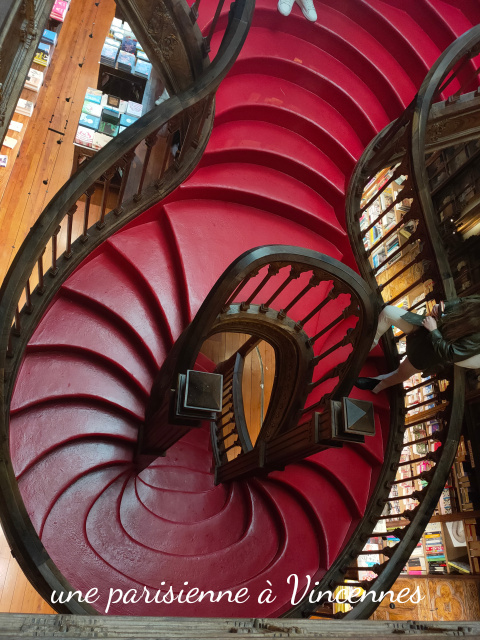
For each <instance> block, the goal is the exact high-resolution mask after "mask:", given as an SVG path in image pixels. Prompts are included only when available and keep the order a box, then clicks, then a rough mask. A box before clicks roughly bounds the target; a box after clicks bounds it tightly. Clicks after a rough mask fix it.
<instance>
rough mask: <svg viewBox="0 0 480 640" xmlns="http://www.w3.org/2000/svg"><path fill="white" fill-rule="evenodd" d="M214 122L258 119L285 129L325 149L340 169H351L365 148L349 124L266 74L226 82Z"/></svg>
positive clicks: (310, 97)
mask: <svg viewBox="0 0 480 640" xmlns="http://www.w3.org/2000/svg"><path fill="white" fill-rule="evenodd" d="M216 118H217V121H218V124H223V123H224V122H227V121H229V120H255V119H258V120H266V121H267V122H271V123H274V124H278V125H280V126H284V127H288V129H290V130H291V131H295V132H296V133H298V134H299V135H302V136H303V137H304V138H306V139H307V140H309V141H310V142H312V143H313V144H315V145H316V146H317V147H319V148H320V149H322V148H328V149H329V155H330V158H331V159H332V160H333V161H334V162H335V164H337V165H338V166H341V167H348V168H350V167H352V168H353V165H354V163H355V162H356V161H357V160H358V158H359V157H360V155H361V153H362V151H363V148H364V146H363V145H362V143H361V141H360V138H359V136H358V134H357V132H356V131H355V130H354V129H353V128H352V126H351V125H350V123H349V122H348V121H347V120H346V119H345V118H344V117H343V116H342V115H341V114H339V113H338V111H337V110H336V109H334V108H333V107H332V106H331V105H330V104H328V103H327V102H326V101H325V100H322V99H321V98H318V97H317V96H315V95H313V94H312V93H311V92H310V91H307V90H305V89H303V88H302V87H299V86H298V85H296V84H294V83H293V82H290V81H289V80H287V79H283V78H282V79H279V78H273V77H271V76H268V75H265V74H254V73H251V74H246V73H244V74H242V75H240V76H238V77H236V76H229V77H228V78H226V80H224V82H223V85H222V91H221V92H219V93H217V100H216Z"/></svg>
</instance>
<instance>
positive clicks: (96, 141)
mask: <svg viewBox="0 0 480 640" xmlns="http://www.w3.org/2000/svg"><path fill="white" fill-rule="evenodd" d="M111 139H112V138H111V136H107V135H106V134H104V133H100V132H99V131H95V133H94V134H93V145H92V146H93V148H94V149H96V150H97V151H98V150H99V149H103V147H104V146H105V145H106V144H108V143H109V142H110V140H111Z"/></svg>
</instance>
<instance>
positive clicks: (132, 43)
mask: <svg viewBox="0 0 480 640" xmlns="http://www.w3.org/2000/svg"><path fill="white" fill-rule="evenodd" d="M124 31H126V29H125V25H124ZM120 49H121V50H122V51H126V52H127V53H133V54H134V55H135V53H136V51H137V40H135V38H132V37H130V36H128V35H126V36H124V37H123V39H122V44H121V45H120Z"/></svg>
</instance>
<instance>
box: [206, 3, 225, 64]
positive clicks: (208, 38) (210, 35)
mask: <svg viewBox="0 0 480 640" xmlns="http://www.w3.org/2000/svg"><path fill="white" fill-rule="evenodd" d="M224 4H225V0H220V1H219V3H218V4H217V9H216V11H215V15H214V16H213V20H212V24H211V25H210V31H209V32H208V35H207V37H206V38H204V39H203V45H204V55H205V56H206V55H207V53H208V52H209V51H210V42H211V40H212V36H213V33H214V31H215V27H216V26H217V22H218V19H219V17H220V13H221V11H222V9H223V5H224Z"/></svg>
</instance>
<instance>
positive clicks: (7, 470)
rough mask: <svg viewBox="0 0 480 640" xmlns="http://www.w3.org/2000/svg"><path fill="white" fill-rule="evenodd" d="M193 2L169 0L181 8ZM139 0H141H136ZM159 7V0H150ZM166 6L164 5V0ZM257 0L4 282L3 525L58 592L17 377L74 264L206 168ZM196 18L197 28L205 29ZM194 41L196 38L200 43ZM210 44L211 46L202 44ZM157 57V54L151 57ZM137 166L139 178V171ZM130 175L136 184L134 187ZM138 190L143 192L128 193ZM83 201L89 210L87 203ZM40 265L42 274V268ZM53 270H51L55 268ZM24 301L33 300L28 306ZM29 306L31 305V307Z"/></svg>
mask: <svg viewBox="0 0 480 640" xmlns="http://www.w3.org/2000/svg"><path fill="white" fill-rule="evenodd" d="M181 2H183V0H175V1H174V2H173V0H169V6H170V5H175V7H176V8H175V10H176V11H177V14H178V12H179V4H180V3H181ZM132 4H133V2H132ZM150 4H151V3H150ZM155 6H156V7H159V6H160V5H158V4H156V5H155ZM253 8H254V0H236V1H235V2H234V3H233V4H232V5H231V8H230V13H229V19H228V24H227V26H226V30H225V32H224V35H223V39H222V42H221V45H220V48H219V50H218V52H217V54H216V56H215V58H214V59H213V61H212V62H211V63H208V60H207V61H205V60H204V56H203V52H202V51H201V50H200V48H199V50H198V58H199V59H200V60H201V61H202V63H201V67H202V69H203V71H201V73H197V74H196V75H195V74H194V81H193V82H191V83H190V85H189V86H188V87H186V88H182V90H181V91H180V92H179V93H177V94H176V95H174V96H172V97H171V98H169V99H168V100H166V101H165V102H163V104H161V105H160V106H157V107H155V108H154V109H153V110H152V111H150V112H149V113H147V114H145V115H144V116H143V117H141V118H140V119H139V120H138V121H137V122H136V123H134V124H133V125H131V126H130V127H128V128H127V129H126V130H125V131H124V132H123V133H121V134H120V135H119V136H117V137H116V138H115V139H113V140H112V141H111V142H110V143H109V144H108V145H106V146H105V147H104V148H103V149H101V150H100V151H99V152H98V153H97V154H96V155H95V157H93V158H92V159H90V160H89V161H87V162H85V163H83V164H82V165H81V166H80V167H79V169H78V170H77V171H76V173H75V174H74V175H73V176H72V177H71V178H70V179H69V180H68V182H67V183H66V184H65V185H64V186H63V187H62V188H61V189H60V191H59V192H58V193H57V194H56V195H55V196H54V197H53V198H52V200H51V201H50V203H49V204H48V205H47V207H46V208H45V209H44V211H43V212H42V214H41V215H40V217H39V218H38V220H37V221H36V223H35V224H34V225H33V227H32V228H31V230H30V232H29V234H28V236H27V238H26V239H25V241H24V243H23V244H22V246H21V247H20V249H19V250H18V252H17V254H16V256H15V258H14V260H13V262H12V265H11V267H10V269H9V271H8V274H7V276H6V278H5V280H4V282H3V284H2V287H1V289H0V372H1V376H2V378H1V382H2V384H1V386H0V434H1V440H2V443H1V445H0V446H1V462H0V509H1V512H2V524H3V527H4V530H5V534H6V536H7V539H8V542H9V545H10V547H11V548H12V550H13V552H14V554H15V557H16V559H17V560H18V562H19V564H20V566H21V568H22V570H23V571H24V572H25V574H26V575H27V577H28V578H29V580H30V582H31V583H32V584H33V585H34V587H35V588H36V589H37V591H38V592H39V593H40V594H41V595H42V596H43V597H44V598H45V599H47V600H48V599H49V597H50V595H51V592H52V590H53V589H54V590H56V591H57V593H59V592H62V591H63V592H68V591H71V590H72V589H71V586H70V585H69V584H68V583H67V581H66V580H65V578H64V577H63V576H62V575H61V574H60V572H59V571H58V570H57V569H56V567H55V565H54V564H53V563H52V561H51V560H50V559H49V557H48V554H47V552H46V550H45V548H44V547H43V545H42V543H41V541H40V539H39V538H38V535H37V533H36V531H35V529H34V527H33V525H32V523H31V521H30V518H29V516H28V514H27V512H26V509H25V506H24V504H23V501H22V498H21V496H20V493H19V490H18V486H17V482H16V479H15V475H14V473H13V469H12V465H11V464H10V463H9V460H10V453H9V435H8V434H9V413H10V400H11V396H12V392H13V386H14V384H15V378H16V375H17V372H18V369H19V366H20V364H21V361H22V357H23V354H24V352H25V349H26V345H27V344H28V341H29V339H30V337H31V335H32V334H33V332H34V330H35V328H36V326H37V325H38V322H39V321H40V318H41V317H42V315H43V313H44V312H45V310H46V309H47V307H48V305H49V304H50V302H51V300H52V299H53V297H54V296H55V294H56V292H57V291H58V290H59V288H60V286H61V285H62V283H63V282H64V281H65V280H66V278H67V277H68V276H69V275H70V274H71V273H72V272H73V271H74V269H75V268H76V267H77V266H78V265H79V264H80V263H81V262H82V260H84V259H85V257H86V256H87V255H88V254H89V253H90V252H91V251H93V250H94V249H95V248H96V247H97V246H99V244H100V243H101V242H103V241H104V240H105V239H106V238H107V237H108V236H109V235H111V234H113V233H114V232H115V231H117V230H118V229H120V228H121V227H123V226H124V225H125V224H127V223H128V222H130V221H131V220H132V219H133V218H135V217H136V216H138V215H139V214H140V213H142V212H143V211H145V210H146V209H147V208H148V207H149V206H151V205H153V204H154V203H156V202H158V201H159V200H161V199H162V198H164V197H165V196H166V195H167V194H168V193H170V192H171V191H172V190H173V189H174V188H176V187H177V186H178V185H179V184H180V183H181V182H183V181H184V180H185V179H186V178H187V177H188V175H189V174H190V173H191V172H192V170H193V169H194V168H195V166H196V165H197V163H198V161H199V159H200V158H201V156H202V153H203V150H204V149H205V146H206V143H207V140H208V137H209V135H210V132H211V128H212V123H213V101H214V96H215V91H216V89H217V87H218V86H219V84H220V82H221V81H222V79H223V78H224V77H225V76H226V74H227V73H228V71H229V70H230V68H231V66H232V65H233V63H234V61H235V59H236V57H237V56H238V53H239V52H240V50H241V47H242V45H243V42H244V40H245V38H246V35H247V32H248V29H249V26H250V23H251V18H252V14H253ZM182 11H183V14H184V15H185V16H186V17H187V18H188V15H189V7H188V6H187V4H186V3H184V7H183V9H182ZM179 15H180V14H178V15H177V17H178V18H179V19H178V20H177V22H176V24H177V26H178V25H183V26H182V29H186V30H187V31H188V30H190V31H192V29H193V25H192V23H191V21H190V20H189V18H188V22H185V21H183V18H181V19H180V17H179ZM196 28H197V27H196V25H195V29H196ZM177 35H178V38H180V39H181V37H182V36H183V37H185V38H186V39H188V37H189V33H187V32H185V33H183V34H182V33H178V34H177ZM191 42H193V41H191ZM200 44H201V43H200ZM151 58H152V61H155V60H156V57H155V53H153V54H152V56H151ZM189 121H190V122H193V125H194V126H193V128H192V131H193V132H194V135H193V136H192V138H191V139H189V140H187V141H186V143H185V144H184V149H182V157H181V164H178V163H177V164H174V163H173V158H172V157H171V154H170V145H169V144H168V140H169V135H170V131H177V130H179V131H180V133H181V134H182V136H183V139H184V140H185V136H184V135H183V134H184V132H185V131H186V129H185V127H186V126H188V122H189ZM155 132H160V137H162V136H165V137H166V140H167V144H166V145H165V150H164V156H163V157H164V162H161V163H160V164H161V165H162V169H161V172H160V174H157V175H156V176H154V178H153V179H152V180H150V178H149V179H148V180H147V178H146V175H148V174H147V172H146V170H145V171H142V173H141V178H140V183H139V182H138V176H137V177H136V176H134V175H132V172H130V166H131V162H132V160H133V156H134V154H135V150H136V149H138V147H139V145H144V144H145V142H146V141H147V143H148V144H147V148H148V145H154V144H155V142H156V143H157V144H159V143H158V141H154V134H155ZM117 171H118V172H120V173H121V176H122V181H121V187H120V192H119V194H118V198H116V206H115V208H114V209H113V210H112V211H108V209H107V206H106V203H107V198H106V197H104V198H103V205H102V213H101V218H100V220H99V221H98V222H97V223H94V224H91V222H90V220H89V202H90V198H91V197H92V195H93V193H94V190H95V189H96V188H98V186H97V183H98V182H99V181H103V189H104V196H105V195H106V192H107V190H108V186H109V184H110V181H111V180H112V177H113V174H114V173H115V172H117ZM129 173H130V175H129ZM127 182H128V184H127ZM128 193H136V194H137V198H133V197H131V196H128V195H126V194H128ZM84 195H85V197H86V207H85V208H84V212H83V215H82V217H81V224H80V225H79V227H80V232H79V234H78V236H75V235H74V226H73V225H72V221H73V217H74V216H76V215H80V214H81V213H82V212H81V211H79V212H78V213H76V210H75V207H76V206H77V203H78V202H79V200H80V199H81V198H82V197H83V196H84ZM79 208H80V207H79ZM61 229H66V231H67V245H66V248H65V250H63V251H61V248H60V247H59V238H60V236H59V233H60V230H61ZM37 270H38V276H37V274H36V272H37ZM47 274H48V275H47ZM23 300H26V304H25V305H23ZM22 305H23V306H22ZM56 608H57V610H58V611H59V612H60V613H68V612H70V613H90V614H91V613H93V612H94V610H93V609H92V608H91V607H90V606H89V605H87V604H86V603H79V602H77V601H76V600H75V599H72V600H70V601H69V602H68V604H65V605H61V604H57V605H56Z"/></svg>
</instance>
